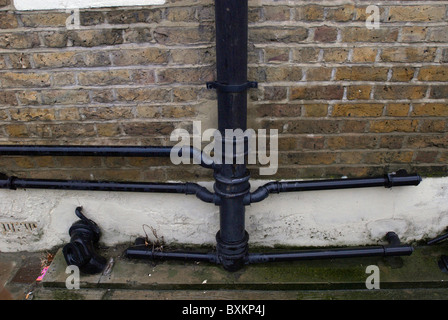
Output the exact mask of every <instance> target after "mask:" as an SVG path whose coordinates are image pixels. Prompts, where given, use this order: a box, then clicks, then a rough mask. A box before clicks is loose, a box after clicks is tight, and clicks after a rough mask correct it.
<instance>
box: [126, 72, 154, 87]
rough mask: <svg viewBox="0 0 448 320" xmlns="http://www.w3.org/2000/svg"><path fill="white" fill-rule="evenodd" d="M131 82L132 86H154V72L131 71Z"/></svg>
mask: <svg viewBox="0 0 448 320" xmlns="http://www.w3.org/2000/svg"><path fill="white" fill-rule="evenodd" d="M131 82H132V83H134V84H140V85H142V84H154V83H155V71H154V70H152V69H150V70H143V69H141V70H132V71H131Z"/></svg>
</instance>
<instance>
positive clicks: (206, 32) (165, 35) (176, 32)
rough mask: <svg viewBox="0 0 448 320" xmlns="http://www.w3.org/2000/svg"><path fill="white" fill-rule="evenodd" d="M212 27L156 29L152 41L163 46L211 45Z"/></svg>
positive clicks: (212, 37)
mask: <svg viewBox="0 0 448 320" xmlns="http://www.w3.org/2000/svg"><path fill="white" fill-rule="evenodd" d="M214 32H215V31H214V26H213V25H211V24H201V25H199V26H198V27H157V28H156V29H155V30H154V40H155V41H156V42H157V43H159V44H163V45H176V44H208V43H213V42H214V38H215V34H214Z"/></svg>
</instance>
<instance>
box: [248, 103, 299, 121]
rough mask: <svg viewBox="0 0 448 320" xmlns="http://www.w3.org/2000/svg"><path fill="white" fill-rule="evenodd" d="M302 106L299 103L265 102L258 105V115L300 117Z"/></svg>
mask: <svg viewBox="0 0 448 320" xmlns="http://www.w3.org/2000/svg"><path fill="white" fill-rule="evenodd" d="M301 113H302V108H301V106H300V105H299V104H263V105H259V106H258V107H257V115H258V117H262V118H263V117H299V116H300V115H301Z"/></svg>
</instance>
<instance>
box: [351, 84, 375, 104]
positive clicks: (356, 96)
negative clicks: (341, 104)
mask: <svg viewBox="0 0 448 320" xmlns="http://www.w3.org/2000/svg"><path fill="white" fill-rule="evenodd" d="M371 91H372V87H371V86H370V85H351V86H348V87H347V99H348V100H368V99H370V92H371Z"/></svg>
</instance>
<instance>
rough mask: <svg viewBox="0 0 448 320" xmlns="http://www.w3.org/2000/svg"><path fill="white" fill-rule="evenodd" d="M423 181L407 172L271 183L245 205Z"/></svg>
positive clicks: (246, 201) (253, 193)
mask: <svg viewBox="0 0 448 320" xmlns="http://www.w3.org/2000/svg"><path fill="white" fill-rule="evenodd" d="M421 181H422V178H421V177H420V176H419V175H417V174H409V175H408V174H407V173H406V172H405V171H399V172H397V173H390V174H387V175H384V176H381V177H374V178H353V179H334V180H312V181H288V182H277V181H274V182H269V183H267V184H265V185H263V186H261V187H259V188H258V189H257V190H255V191H254V192H252V193H250V194H249V195H246V198H245V203H246V204H250V203H255V202H260V201H262V200H264V199H266V198H267V197H268V196H269V194H270V193H280V192H296V191H316V190H334V189H349V188H368V187H385V188H392V187H395V186H416V185H418V184H419V183H420V182H421Z"/></svg>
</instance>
